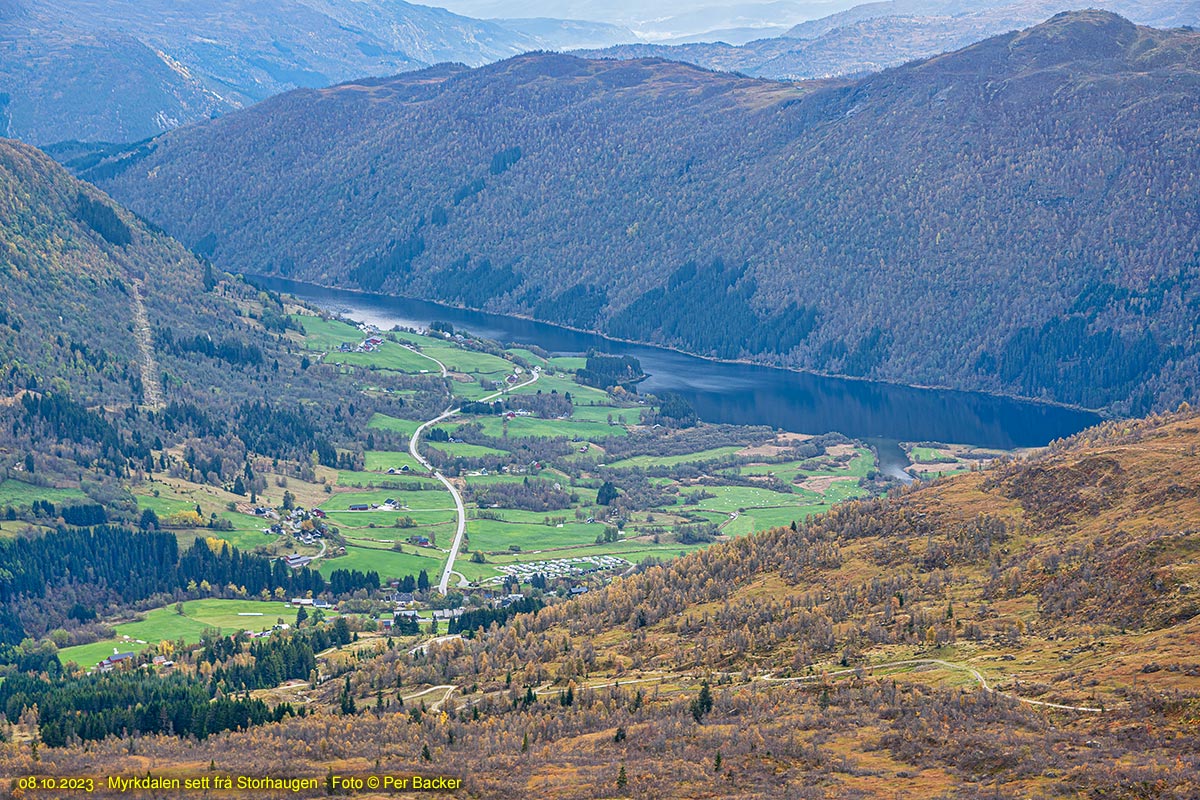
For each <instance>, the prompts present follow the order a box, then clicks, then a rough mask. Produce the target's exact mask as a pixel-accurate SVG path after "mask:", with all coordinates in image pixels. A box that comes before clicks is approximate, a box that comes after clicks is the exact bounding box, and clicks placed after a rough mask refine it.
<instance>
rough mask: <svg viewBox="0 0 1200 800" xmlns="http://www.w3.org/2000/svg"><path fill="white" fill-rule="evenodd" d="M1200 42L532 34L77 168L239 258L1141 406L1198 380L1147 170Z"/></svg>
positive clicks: (569, 316) (1185, 303) (811, 364)
mask: <svg viewBox="0 0 1200 800" xmlns="http://www.w3.org/2000/svg"><path fill="white" fill-rule="evenodd" d="M1062 37H1066V39H1065V40H1064V39H1063V38H1062ZM1089 37H1090V38H1089ZM1131 37H1132V38H1131ZM1064 41H1065V42H1066V44H1065V45H1064ZM1071 42H1074V43H1075V44H1074V45H1072V44H1071ZM1106 42H1107V44H1104V43H1106ZM1101 44H1103V45H1104V47H1105V48H1107V49H1106V51H1105V52H1107V54H1108V55H1107V56H1106V58H1104V59H1096V58H1094V57H1093V56H1092V55H1091V53H1093V52H1099V51H1097V50H1096V48H1097V47H1098V46H1100V45H1101ZM1064 48H1065V49H1064ZM1072 48H1073V49H1072ZM1198 48H1200V37H1198V36H1197V35H1196V34H1194V33H1189V32H1186V31H1167V32H1163V31H1155V30H1152V29H1147V28H1142V27H1135V26H1132V25H1131V24H1130V23H1128V22H1127V21H1124V20H1121V19H1120V18H1118V17H1115V16H1114V15H1109V14H1105V13H1101V12H1082V13H1076V14H1068V15H1060V16H1058V17H1055V18H1054V19H1052V20H1050V21H1048V22H1046V23H1043V24H1042V25H1039V26H1036V27H1034V28H1032V29H1029V30H1027V31H1025V32H1022V33H1013V34H1006V35H1004V36H1001V37H994V38H993V39H990V40H987V41H985V42H982V43H979V44H977V45H972V46H971V47H968V48H966V49H964V50H962V51H959V52H957V53H953V54H947V55H944V56H938V57H934V58H931V59H928V60H926V61H923V62H916V63H913V64H910V65H907V66H905V67H902V68H897V69H894V70H889V71H885V72H883V73H880V74H878V75H873V76H870V77H867V78H864V79H861V80H857V81H847V80H840V81H826V82H812V83H805V84H797V85H788V84H781V83H774V82H767V81H762V80H756V79H751V78H746V77H737V76H731V75H725V74H719V73H714V72H710V71H705V70H702V69H699V68H696V67H692V66H685V65H682V64H678V63H674V62H664V61H656V60H648V61H643V62H615V61H594V60H581V59H578V58H575V57H572V56H566V55H555V54H532V55H526V56H521V57H518V58H515V59H511V60H508V61H505V62H499V63H497V64H492V65H488V66H486V67H483V68H479V69H476V70H463V69H459V68H439V69H437V70H433V71H430V72H428V73H415V74H412V75H409V76H399V77H396V78H392V79H385V80H373V81H369V82H364V83H358V84H354V83H351V84H344V85H341V86H338V87H334V88H331V89H328V90H320V91H309V92H298V93H292V94H289V95H284V96H282V97H279V98H275V99H272V100H270V101H268V102H266V103H264V104H262V105H260V106H256V107H255V108H253V109H250V110H248V111H246V112H243V113H241V114H235V115H229V116H227V117H225V118H223V119H221V120H217V121H214V122H212V123H207V124H205V125H199V126H193V127H191V128H187V129H183V130H180V131H176V132H174V133H171V134H168V135H167V136H164V137H161V138H160V139H157V140H155V141H153V142H150V143H147V144H145V145H142V146H140V147H139V148H136V149H134V150H132V151H128V152H127V153H125V154H119V155H117V156H114V157H112V158H109V159H108V160H106V161H102V162H101V163H100V164H99V165H95V166H88V167H87V168H85V169H82V171H81V174H82V175H83V176H84V177H86V178H89V179H92V180H95V181H97V182H98V183H99V184H100V185H101V186H102V187H103V188H105V189H107V190H108V191H110V192H111V193H112V194H113V195H114V196H116V197H118V198H119V199H121V200H122V201H123V202H125V203H127V204H128V205H129V206H130V207H132V208H134V209H135V210H136V211H138V213H140V214H142V215H143V216H146V217H147V218H149V219H152V220H154V221H156V222H157V223H158V224H160V225H163V226H164V227H165V228H166V229H167V230H169V231H171V232H172V233H174V234H175V235H176V236H178V237H179V238H180V239H181V240H182V241H184V242H186V243H188V244H189V245H190V246H192V247H194V248H197V249H198V250H199V251H200V252H202V253H204V254H205V255H207V256H210V257H212V258H214V259H215V260H216V261H217V263H220V264H221V265H222V266H223V267H225V268H228V269H230V270H233V271H246V272H254V273H261V272H264V271H265V272H269V273H274V274H279V275H283V276H284V277H291V278H296V279H309V280H312V281H314V282H317V283H324V284H327V285H340V286H348V287H357V288H362V289H366V290H369V291H380V290H382V291H384V292H389V291H390V292H395V293H403V294H410V295H415V296H421V297H424V298H426V299H435V300H442V301H448V302H451V303H461V304H463V305H466V306H470V307H476V308H485V309H488V310H494V311H499V312H517V313H523V314H530V315H532V316H534V317H536V318H539V319H543V320H546V321H549V322H564V323H566V324H569V325H572V326H574V327H579V328H585V329H593V330H599V331H600V332H602V333H609V334H612V335H615V336H618V337H621V338H628V339H636V340H640V341H648V342H651V343H656V344H666V345H669V346H674V347H679V348H681V349H684V350H687V351H689V352H694V353H698V354H701V355H713V356H717V357H721V358H749V359H754V360H760V361H763V362H767V363H775V364H779V365H782V366H789V367H796V368H801V369H812V370H815V371H820V372H828V373H834V374H844V375H850V376H857V377H868V378H877V379H882V380H889V381H898V382H903V383H912V384H921V385H942V386H946V385H949V386H951V387H955V388H966V389H980V390H984V391H998V392H1005V393H1012V394H1017V395H1021V396H1026V397H1032V398H1037V399H1048V400H1054V401H1058V402H1064V403H1068V404H1074V405H1081V406H1085V407H1093V408H1094V407H1111V408H1113V409H1115V410H1120V409H1122V408H1125V409H1146V408H1151V407H1162V405H1163V404H1168V405H1169V404H1173V403H1176V402H1178V401H1180V400H1183V399H1186V398H1187V397H1189V396H1191V395H1190V393H1191V392H1193V391H1194V390H1195V388H1196V382H1197V376H1196V372H1197V367H1196V363H1197V354H1196V353H1195V352H1194V346H1193V345H1191V344H1189V342H1191V341H1194V340H1193V339H1192V338H1191V337H1190V333H1189V331H1190V330H1191V328H1190V326H1191V325H1192V322H1191V317H1190V316H1189V315H1188V314H1189V312H1186V311H1185V309H1187V308H1190V307H1192V305H1189V304H1195V303H1197V302H1200V301H1197V299H1196V297H1195V296H1194V291H1195V286H1196V283H1195V281H1194V280H1192V279H1191V278H1190V277H1189V276H1190V275H1191V274H1192V273H1193V272H1194V271H1195V270H1196V269H1197V265H1196V264H1195V263H1193V260H1189V259H1188V258H1187V257H1186V255H1182V254H1186V253H1187V252H1190V251H1191V249H1194V248H1195V247H1196V242H1195V241H1194V240H1195V236H1196V231H1197V229H1198V226H1197V225H1196V224H1195V221H1194V219H1193V217H1194V210H1189V209H1188V208H1187V207H1186V206H1185V205H1181V204H1180V201H1179V199H1178V198H1180V197H1182V195H1181V194H1179V192H1178V191H1175V190H1168V189H1169V187H1171V186H1173V185H1174V184H1177V183H1179V182H1180V181H1184V180H1186V174H1187V173H1188V170H1189V169H1191V168H1190V167H1188V166H1186V164H1189V163H1190V160H1191V156H1190V155H1189V153H1192V152H1193V151H1192V150H1190V149H1189V148H1188V147H1187V146H1186V139H1187V136H1188V134H1187V133H1186V131H1188V130H1190V129H1191V128H1190V125H1191V123H1190V122H1189V120H1192V119H1193V118H1194V116H1195V109H1194V108H1193V106H1192V105H1191V104H1190V101H1189V100H1188V94H1187V87H1188V86H1191V85H1194V84H1195V83H1196V82H1197V81H1198V80H1200V76H1198V74H1197V70H1196V68H1195V58H1196V56H1195V54H1196V51H1197V49H1198ZM1150 98H1153V102H1147V101H1148V100H1149V99H1150ZM485 109H486V112H485ZM1060 118H1061V119H1062V122H1056V120H1058V119H1060ZM300 119H303V120H304V121H305V123H304V129H303V130H302V131H301V132H300V133H299V134H295V133H294V131H296V130H298V129H297V128H296V127H295V125H296V121H298V120H300ZM351 119H353V120H354V122H353V125H351V123H350V120H351ZM948 123H952V124H948ZM285 130H286V131H288V134H287V135H286V136H284V135H283V131H285ZM896 141H901V142H905V143H906V144H905V147H903V148H896V147H895V146H894V143H895V142H896ZM380 142H388V143H389V146H388V147H380V146H379V143H380ZM1155 143H1157V144H1155ZM350 153H353V154H354V155H353V156H352V157H349V158H348V157H347V154H350ZM401 153H404V154H405V155H404V157H403V158H402V157H401V156H400V154H401ZM1178 159H1183V160H1184V162H1183V163H1184V164H1185V166H1184V168H1183V169H1180V168H1179V162H1178ZM202 163H203V164H204V165H206V166H205V167H204V171H205V172H206V174H207V173H212V172H215V174H216V176H217V177H216V178H214V179H213V180H211V181H206V182H205V184H204V185H200V184H197V183H196V182H194V181H191V180H190V178H189V175H190V174H197V173H198V171H199V169H200V166H199V165H200V164H202ZM1169 164H1174V165H1175V166H1169ZM222 175H229V176H234V175H236V176H237V177H236V178H234V177H229V178H223V177H221V176H222ZM268 184H270V185H272V186H273V190H272V192H271V193H270V195H260V194H259V192H258V191H257V190H256V188H255V187H258V186H265V185H268ZM1150 186H1158V187H1160V188H1159V189H1157V190H1155V191H1152V192H1150V193H1149V194H1148V193H1147V189H1148V187H1150ZM798 213H799V215H800V216H797V214H798ZM283 219H287V220H290V224H289V226H287V227H286V229H285V228H280V227H279V226H277V225H275V224H274V223H265V222H264V221H263V220H283ZM1151 219H1154V220H1155V221H1156V222H1155V224H1154V225H1153V226H1148V221H1149V220H1151ZM868 220H869V222H868ZM1189 220H1191V221H1189ZM285 230H286V233H287V236H286V237H285V236H283V233H284V231H285ZM535 231H536V234H534V232H535ZM1113 231H1119V232H1118V233H1116V234H1114V233H1113ZM1114 235H1115V237H1116V241H1117V242H1119V246H1118V247H1116V248H1114V247H1112V246H1111V242H1112V240H1113V237H1114ZM335 242H336V244H332V243H335ZM331 244H332V247H331ZM768 245H769V246H768ZM1049 264H1053V265H1055V266H1054V271H1049V270H1048V267H1047V265H1049ZM1012 285H1018V286H1023V287H1025V288H1024V290H1023V291H1022V293H1021V294H1020V295H1018V296H1017V297H1016V298H1015V299H1016V301H1017V308H1020V309H1021V310H1020V312H1019V313H1014V308H1013V307H1012V306H1011V304H1009V305H1008V306H1006V305H1005V304H1003V303H1001V302H1000V300H999V297H998V296H997V295H996V294H995V288H994V287H998V286H1012ZM956 286H961V287H962V288H963V290H964V291H966V294H960V293H959V291H958V290H957V289H955V288H954V287H956ZM986 287H993V288H986ZM1035 287H1036V291H1035ZM568 290H569V291H568ZM714 292H715V293H719V295H714ZM667 294H670V295H671V298H672V301H673V302H667V301H666V296H667ZM713 296H722V297H724V298H725V302H724V303H722V305H721V307H720V308H719V309H717V310H716V313H717V314H719V315H720V316H719V317H718V318H719V319H720V321H721V324H720V325H717V326H715V327H714V326H711V325H707V324H705V323H703V322H701V321H700V318H699V317H698V316H697V314H699V313H702V311H703V313H709V312H710V311H711V310H712V309H708V306H709V303H708V302H707V300H708V298H711V297H713ZM901 298H902V300H901ZM963 298H966V302H963ZM705 309H707V310H705ZM902 309H903V310H902ZM909 309H920V311H919V312H917V316H916V317H915V318H914V317H911V316H909V313H910V312H909V311H908V310H909ZM1146 314H1149V315H1151V316H1150V317H1149V319H1150V322H1151V324H1150V325H1148V326H1147V324H1146V321H1145V319H1143V317H1144V315H1146ZM867 319H870V320H872V322H871V323H870V324H867V325H864V324H863V320H867ZM931 337H932V338H931Z"/></svg>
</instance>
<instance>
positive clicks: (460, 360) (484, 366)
mask: <svg viewBox="0 0 1200 800" xmlns="http://www.w3.org/2000/svg"><path fill="white" fill-rule="evenodd" d="M395 335H396V337H397V338H398V339H402V340H404V341H407V342H410V343H412V344H415V345H417V346H418V347H419V348H420V349H421V352H423V353H425V354H427V355H429V356H432V357H433V358H436V359H437V360H438V361H441V362H442V363H443V364H445V365H446V367H447V368H448V369H450V370H451V371H452V372H465V373H468V374H471V375H492V376H501V375H504V374H506V373H510V372H512V371H513V364H512V362H510V361H506V360H504V359H503V358H500V357H499V356H494V355H491V354H490V353H479V352H476V351H474V350H467V349H465V348H462V347H459V346H458V345H456V344H454V343H453V342H450V341H446V340H444V339H437V338H435V337H432V336H421V335H420V334H415V333H397V334H395Z"/></svg>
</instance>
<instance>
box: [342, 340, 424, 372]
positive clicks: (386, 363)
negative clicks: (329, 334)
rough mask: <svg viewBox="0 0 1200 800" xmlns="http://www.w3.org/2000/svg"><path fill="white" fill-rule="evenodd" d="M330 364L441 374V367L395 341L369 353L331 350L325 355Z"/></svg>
mask: <svg viewBox="0 0 1200 800" xmlns="http://www.w3.org/2000/svg"><path fill="white" fill-rule="evenodd" d="M325 360H326V361H327V362H329V363H331V364H349V365H351V366H355V367H367V368H374V369H388V370H392V371H393V372H405V373H409V374H417V373H421V372H428V373H437V374H438V375H441V374H442V373H441V368H440V367H438V365H437V364H435V363H434V362H433V361H430V360H429V359H428V358H426V357H425V356H423V355H420V354H419V353H414V352H413V351H412V350H409V349H408V348H407V347H402V346H400V345H398V344H396V343H395V342H384V343H383V344H382V345H381V346H380V348H379V349H378V350H375V351H374V352H371V353H341V352H337V351H334V352H331V353H330V354H329V355H327V356H326V357H325Z"/></svg>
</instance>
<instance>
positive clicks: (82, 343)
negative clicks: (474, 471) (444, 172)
mask: <svg viewBox="0 0 1200 800" xmlns="http://www.w3.org/2000/svg"><path fill="white" fill-rule="evenodd" d="M0 203H2V204H3V207H4V209H5V213H4V214H3V216H2V217H0V247H2V248H3V249H2V250H0V276H2V277H3V282H4V293H3V296H2V297H0V363H3V364H4V371H3V375H0V420H2V421H3V425H2V426H0V428H2V432H0V452H4V453H6V454H8V453H14V452H15V453H22V452H26V453H29V452H32V453H36V454H37V456H38V475H37V476H35V480H36V482H37V483H38V485H42V486H45V485H47V484H49V485H53V484H54V482H55V481H58V482H60V483H61V482H66V484H67V485H72V486H78V485H79V483H80V481H81V480H82V482H83V486H84V489H85V490H86V489H87V487H88V484H89V482H92V481H99V482H100V483H101V484H103V483H104V482H106V481H108V482H111V481H114V480H115V479H120V478H122V477H125V476H128V475H129V473H130V472H131V471H133V470H136V469H141V468H142V465H143V461H144V459H145V458H147V457H149V455H150V446H149V445H150V443H151V442H155V443H156V444H155V446H154V449H156V450H160V451H163V454H162V456H161V457H162V458H163V459H164V460H163V461H162V468H163V469H166V463H167V454H166V450H168V449H170V448H171V447H174V446H176V445H179V446H181V447H182V445H183V443H184V442H186V443H187V445H188V448H189V452H190V453H191V454H192V455H193V458H189V459H188V461H189V462H192V463H205V464H209V465H210V466H208V467H206V468H205V469H203V470H202V471H201V472H200V473H199V475H200V476H201V477H200V478H199V480H200V481H201V482H203V481H205V480H208V478H205V477H203V476H204V475H205V473H209V472H211V473H212V474H211V476H210V477H211V478H212V480H213V481H215V482H217V483H218V484H220V482H221V481H226V482H228V481H232V480H233V479H234V476H235V474H237V472H238V470H240V469H241V467H242V463H243V461H244V460H245V458H247V454H249V453H252V452H257V453H258V454H259V455H264V456H268V457H272V458H276V459H279V458H296V457H299V458H301V459H303V461H304V462H305V463H310V462H311V455H312V453H313V451H314V449H320V448H328V449H326V450H325V452H326V454H327V456H328V455H329V454H330V453H331V452H332V447H330V446H329V442H330V441H333V442H339V443H340V442H343V441H345V442H349V441H350V440H351V439H352V437H353V435H354V434H352V433H350V432H348V429H347V420H348V418H347V417H346V416H345V414H344V412H343V410H342V409H341V402H342V398H344V397H345V394H344V392H345V391H350V392H352V393H353V391H354V389H353V388H352V383H353V380H354V379H350V380H351V383H349V384H348V383H346V380H347V378H346V377H338V376H337V375H336V374H334V373H333V372H332V371H330V373H328V374H326V373H325V371H324V369H323V367H320V366H317V365H314V366H312V367H311V368H310V365H309V364H308V363H307V359H303V358H302V356H301V355H300V354H298V353H296V352H295V350H296V348H295V346H294V345H293V344H292V342H291V341H290V340H289V339H288V338H287V335H288V334H289V332H290V331H291V330H293V329H294V328H295V327H296V326H295V325H294V324H292V323H290V322H289V320H288V319H287V317H286V316H285V315H284V306H283V304H282V302H281V301H280V299H279V298H278V297H275V296H272V295H270V294H268V293H265V292H260V291H259V290H257V289H255V288H254V287H251V286H249V285H248V284H246V283H244V282H242V281H239V280H237V279H235V278H233V277H232V276H227V275H224V274H222V273H220V272H219V271H217V270H214V269H213V268H212V266H211V265H208V264H202V263H201V262H200V261H198V260H197V259H196V257H195V256H193V255H192V254H191V253H190V252H188V251H187V250H186V249H184V248H183V246H181V245H180V244H179V243H178V242H176V241H174V240H173V239H171V238H170V237H169V236H167V235H166V234H165V233H163V232H162V231H161V230H159V229H157V228H155V227H154V226H152V225H149V224H147V223H146V222H144V221H143V220H140V219H138V218H137V217H136V216H135V215H133V214H131V213H130V212H129V211H127V210H125V209H124V208H122V207H120V206H119V205H117V204H116V203H114V202H113V201H112V199H111V198H109V197H108V196H106V195H104V194H103V193H102V192H100V191H99V190H97V189H96V188H95V187H94V186H91V185H89V184H86V183H83V182H81V181H79V180H76V179H75V178H73V177H72V176H71V175H70V174H69V173H67V171H66V170H65V169H63V168H62V167H61V166H59V165H58V164H57V163H55V162H54V161H53V160H51V159H50V158H49V157H48V156H46V155H45V154H44V153H42V152H41V151H39V150H36V149H34V148H33V147H31V146H29V145H25V144H21V143H19V142H15V141H10V140H4V139H0ZM265 397H269V398H270V399H271V402H270V406H269V407H267V406H264V405H261V404H262V403H263V401H264V398H265ZM301 402H304V403H306V404H308V405H311V408H308V410H306V411H305V412H304V418H303V419H300V418H298V417H294V416H293V414H294V409H295V408H296V407H298V404H299V403H301ZM359 404H360V405H361V406H362V413H363V414H365V415H366V417H369V416H370V414H371V413H372V412H371V411H370V410H369V406H371V405H373V403H372V401H370V400H360V401H359ZM335 416H336V417H337V420H336V421H335V420H334V419H333V417H335ZM363 422H364V423H365V418H364V419H363ZM322 443H323V444H322ZM197 453H199V454H204V455H205V458H204V459H202V460H201V461H196V459H195V457H194V456H195V454H197ZM213 453H216V455H215V456H213V458H215V460H209V456H212V454H213ZM335 456H336V453H333V456H330V458H331V459H332V458H333V457H335ZM327 460H329V459H327ZM212 465H215V466H212ZM6 466H7V465H6ZM3 474H4V475H5V477H9V476H10V475H12V473H11V472H8V471H6V472H5V473H3ZM16 477H20V478H27V476H24V475H22V476H16ZM106 491H107V490H106ZM115 491H116V490H115V489H114V492H115ZM89 496H90V495H89ZM96 496H97V497H103V498H104V499H102V500H99V502H101V503H102V504H104V505H106V506H110V507H113V508H123V507H125V505H126V504H124V503H122V502H118V498H119V497H120V493H119V492H116V493H114V494H104V493H103V492H102V493H100V494H98V495H96ZM128 505H129V506H132V503H129V504H128Z"/></svg>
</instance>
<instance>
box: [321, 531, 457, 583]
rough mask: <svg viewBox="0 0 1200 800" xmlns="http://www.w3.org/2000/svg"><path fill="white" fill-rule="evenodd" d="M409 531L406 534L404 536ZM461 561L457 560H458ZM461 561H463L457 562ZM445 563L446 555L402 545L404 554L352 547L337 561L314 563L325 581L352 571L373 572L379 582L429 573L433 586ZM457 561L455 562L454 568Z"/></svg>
mask: <svg viewBox="0 0 1200 800" xmlns="http://www.w3.org/2000/svg"><path fill="white" fill-rule="evenodd" d="M412 533H413V531H408V533H407V534H406V536H408V535H411V534H412ZM453 535H454V528H453V527H452V526H448V532H447V534H446V536H447V538H449V537H450V536H453ZM460 558H461V557H460ZM461 560H462V561H465V560H466V559H461ZM445 563H446V554H445V553H443V552H441V551H440V550H434V549H427V548H421V547H415V546H412V545H407V544H406V545H404V552H403V553H397V552H395V551H394V550H391V549H390V548H389V547H388V546H386V545H382V544H381V545H379V546H378V547H377V548H376V547H367V546H359V545H355V546H352V547H348V548H346V555H344V556H338V557H337V558H329V559H322V560H321V561H319V562H317V569H318V571H319V572H320V573H321V574H322V575H324V576H325V577H327V578H328V577H329V573H331V572H333V571H334V570H335V569H356V570H359V571H361V572H369V571H371V570H374V571H375V572H378V573H379V577H380V578H381V579H384V580H386V579H388V578H402V577H404V576H405V575H413V576H415V575H416V574H417V573H419V572H420V571H421V570H425V571H426V572H428V573H429V577H430V579H431V580H432V581H434V582H436V581H437V579H438V577H439V576H440V575H441V573H442V565H443V564H445ZM459 563H460V561H455V566H458V564H459Z"/></svg>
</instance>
